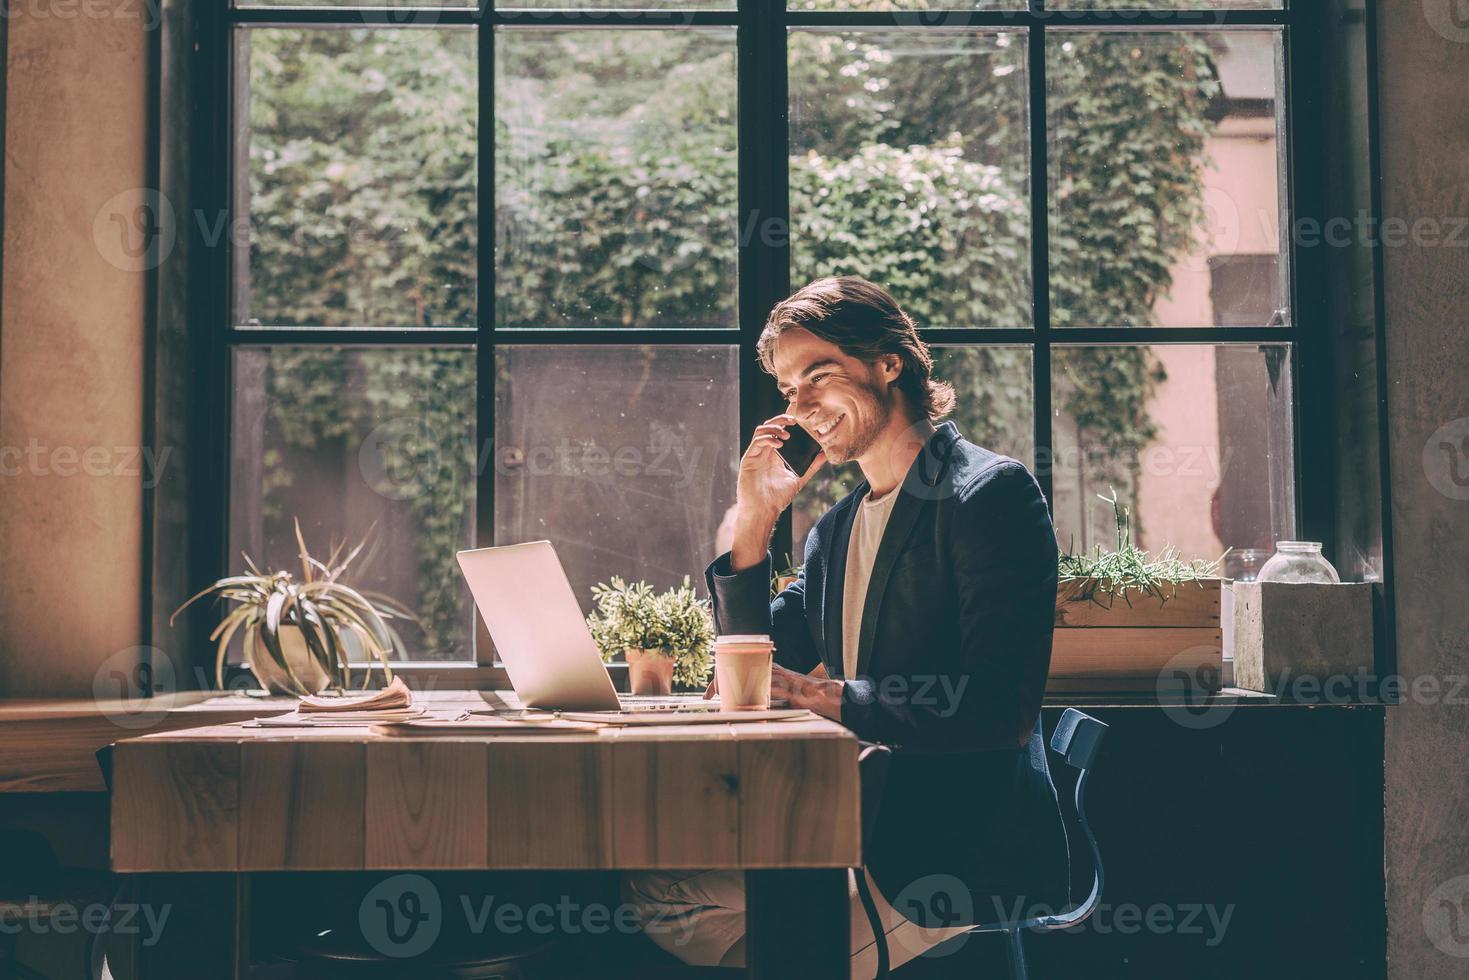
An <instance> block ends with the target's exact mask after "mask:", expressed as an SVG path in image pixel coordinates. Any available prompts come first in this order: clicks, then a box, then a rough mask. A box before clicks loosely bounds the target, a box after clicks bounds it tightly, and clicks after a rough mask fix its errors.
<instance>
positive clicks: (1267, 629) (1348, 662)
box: [1225, 582, 1374, 693]
mask: <svg viewBox="0 0 1469 980" xmlns="http://www.w3.org/2000/svg"><path fill="white" fill-rule="evenodd" d="M1225 588H1227V589H1231V590H1232V592H1233V597H1234V598H1233V606H1234V615H1233V618H1232V623H1233V629H1232V634H1233V640H1234V684H1235V686H1236V687H1240V688H1243V689H1245V690H1247V691H1261V692H1264V693H1274V692H1275V691H1276V690H1278V689H1279V688H1280V686H1281V685H1282V682H1284V683H1286V684H1289V683H1290V682H1291V681H1293V680H1294V679H1295V678H1298V677H1314V678H1317V679H1319V680H1322V681H1325V680H1326V679H1327V678H1330V677H1336V676H1349V677H1350V676H1356V675H1357V673H1358V672H1359V671H1368V672H1370V671H1371V670H1372V669H1373V650H1374V646H1373V639H1372V585H1371V583H1367V582H1344V583H1342V584H1340V585H1314V584H1312V585H1301V584H1293V583H1287V582H1233V583H1229V584H1227V585H1226V586H1225Z"/></svg>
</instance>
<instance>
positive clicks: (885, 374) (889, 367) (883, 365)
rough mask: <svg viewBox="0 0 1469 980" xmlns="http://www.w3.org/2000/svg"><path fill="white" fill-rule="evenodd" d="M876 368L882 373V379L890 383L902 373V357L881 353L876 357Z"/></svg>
mask: <svg viewBox="0 0 1469 980" xmlns="http://www.w3.org/2000/svg"><path fill="white" fill-rule="evenodd" d="M877 369H878V371H880V372H881V373H882V379H883V380H884V381H886V382H887V383H888V384H892V383H894V382H896V381H897V380H898V378H899V377H901V376H902V374H903V359H902V358H901V357H899V356H898V355H897V354H883V355H882V356H881V357H879V358H878V359H877Z"/></svg>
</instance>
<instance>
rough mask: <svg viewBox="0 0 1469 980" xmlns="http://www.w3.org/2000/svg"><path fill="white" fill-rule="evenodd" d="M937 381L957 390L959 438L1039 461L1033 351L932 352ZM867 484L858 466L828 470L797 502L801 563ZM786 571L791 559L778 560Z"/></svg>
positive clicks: (969, 348)
mask: <svg viewBox="0 0 1469 980" xmlns="http://www.w3.org/2000/svg"><path fill="white" fill-rule="evenodd" d="M933 358H934V365H933V376H934V377H935V378H937V379H939V380H941V381H947V382H948V383H949V384H951V385H953V386H954V394H955V395H956V396H957V400H956V402H955V406H954V411H953V413H952V414H951V415H950V416H949V420H950V421H952V422H953V423H954V424H955V425H956V426H957V427H958V429H959V433H960V435H962V436H963V437H964V438H965V439H968V440H969V441H970V442H973V443H976V444H978V445H980V446H983V447H984V448H986V449H989V450H991V451H992V452H997V453H1002V454H1004V455H1006V456H1013V457H1015V458H1016V459H1018V460H1020V461H1021V462H1022V463H1024V464H1025V465H1027V466H1031V465H1033V462H1034V457H1035V414H1034V410H1035V399H1034V395H1033V392H1034V390H1035V388H1034V384H1033V374H1032V371H1033V367H1032V361H1033V358H1032V355H1031V351H1030V348H1028V347H1002V346H983V347H981V346H963V347H961V346H943V347H935V348H934V349H933ZM861 482H862V472H861V470H860V469H859V468H858V466H857V464H856V463H847V464H844V465H842V466H839V467H832V466H826V467H823V468H822V469H821V471H820V473H818V475H817V476H815V477H814V478H812V480H811V482H810V483H808V484H807V485H806V488H805V489H804V490H802V491H801V495H800V496H799V497H798V498H797V499H796V504H795V510H794V512H793V514H792V530H793V532H794V541H795V550H794V552H793V554H794V555H795V556H796V560H797V561H799V560H800V557H801V556H803V555H805V553H806V535H807V533H808V532H809V531H810V530H811V528H812V527H813V526H814V525H815V524H816V522H817V521H818V520H820V519H821V515H823V514H825V513H826V512H827V511H828V510H830V509H831V507H832V505H834V504H835V503H836V502H837V501H839V500H841V499H842V498H843V497H845V496H846V495H847V494H848V493H849V492H850V491H851V490H852V488H853V487H855V486H856V485H857V484H858V483H861ZM775 561H776V564H777V565H778V566H780V567H782V568H784V567H785V565H786V562H787V556H785V555H776V556H775Z"/></svg>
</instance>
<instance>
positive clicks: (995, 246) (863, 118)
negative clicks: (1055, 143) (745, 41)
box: [790, 29, 1031, 327]
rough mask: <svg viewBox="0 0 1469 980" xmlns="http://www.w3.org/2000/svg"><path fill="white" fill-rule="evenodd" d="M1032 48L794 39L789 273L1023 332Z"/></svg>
mask: <svg viewBox="0 0 1469 980" xmlns="http://www.w3.org/2000/svg"><path fill="white" fill-rule="evenodd" d="M1025 49H1026V44H1025V35H1024V34H1023V33H1018V32H996V31H979V30H974V31H969V30H916V29H915V30H886V31H831V30H801V31H793V32H792V33H791V37H790V93H791V95H790V113H791V117H790V118H791V122H790V126H791V165H790V174H791V217H792V232H791V260H792V265H793V270H794V275H795V278H796V280H797V283H798V284H799V283H804V282H806V281H808V280H811V279H815V278H817V277H819V276H827V275H842V274H853V275H860V276H864V277H866V278H868V279H871V280H873V281H874V282H880V283H883V284H884V285H886V286H887V287H888V288H889V289H892V290H893V291H894V292H895V293H896V294H897V295H898V296H899V297H900V299H901V300H902V302H903V304H904V307H905V308H906V309H907V310H908V311H909V312H910V313H912V314H913V315H914V316H915V317H916V318H917V319H918V321H919V323H920V324H922V325H924V326H931V327H1011V326H1016V325H1025V324H1029V323H1030V321H1031V314H1030V307H1031V295H1030V281H1031V279H1030V218H1029V214H1030V206H1029V194H1028V190H1027V188H1028V181H1029V177H1028V174H1029V162H1028V161H1029V142H1028V141H1029V136H1028V135H1027V134H1028V125H1027V117H1026V108H1025V106H1026V96H1027V91H1026V80H1025V79H1026V72H1025V63H1026V59H1025Z"/></svg>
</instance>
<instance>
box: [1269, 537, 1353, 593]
mask: <svg viewBox="0 0 1469 980" xmlns="http://www.w3.org/2000/svg"><path fill="white" fill-rule="evenodd" d="M1257 581H1260V582H1322V583H1326V584H1328V585H1334V584H1336V583H1339V582H1340V581H1341V578H1340V577H1339V576H1338V575H1337V574H1336V569H1334V568H1332V567H1331V562H1329V561H1327V560H1326V559H1325V558H1324V557H1322V555H1321V542H1319V541H1277V542H1275V554H1273V555H1271V556H1270V560H1269V561H1267V562H1266V563H1265V565H1264V567H1263V568H1261V569H1260V574H1259V576H1258V579H1257Z"/></svg>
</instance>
